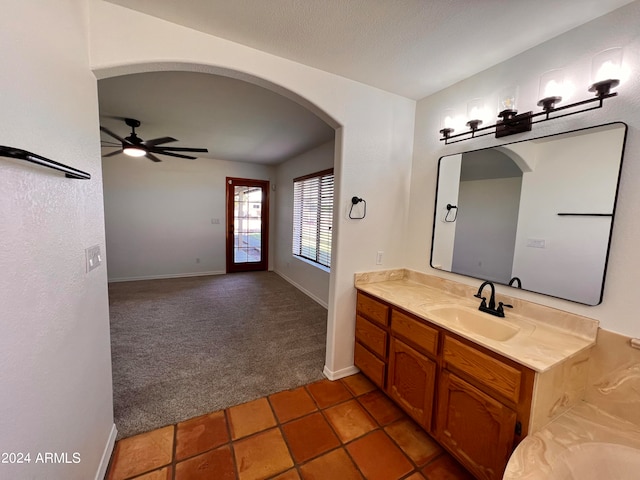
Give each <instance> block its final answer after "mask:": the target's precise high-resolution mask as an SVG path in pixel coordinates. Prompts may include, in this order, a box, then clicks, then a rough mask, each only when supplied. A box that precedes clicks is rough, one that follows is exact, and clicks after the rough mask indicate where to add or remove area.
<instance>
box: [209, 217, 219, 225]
mask: <svg viewBox="0 0 640 480" xmlns="http://www.w3.org/2000/svg"><path fill="white" fill-rule="evenodd" d="M211 225H220V219H219V218H212V219H211Z"/></svg>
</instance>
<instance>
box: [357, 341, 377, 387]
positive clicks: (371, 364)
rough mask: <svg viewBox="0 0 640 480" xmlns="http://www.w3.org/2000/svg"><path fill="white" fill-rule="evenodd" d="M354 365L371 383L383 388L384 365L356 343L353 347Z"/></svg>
mask: <svg viewBox="0 0 640 480" xmlns="http://www.w3.org/2000/svg"><path fill="white" fill-rule="evenodd" d="M353 357H354V363H355V364H356V367H358V368H359V369H360V370H362V373H364V374H365V375H366V376H367V377H369V379H371V381H373V383H375V384H376V385H378V386H379V387H380V388H384V373H385V364H384V362H383V361H381V360H380V359H378V358H376V356H375V355H374V354H373V353H371V352H370V351H369V350H367V349H366V348H364V347H363V346H362V345H360V344H359V343H358V342H356V345H355V351H354V355H353Z"/></svg>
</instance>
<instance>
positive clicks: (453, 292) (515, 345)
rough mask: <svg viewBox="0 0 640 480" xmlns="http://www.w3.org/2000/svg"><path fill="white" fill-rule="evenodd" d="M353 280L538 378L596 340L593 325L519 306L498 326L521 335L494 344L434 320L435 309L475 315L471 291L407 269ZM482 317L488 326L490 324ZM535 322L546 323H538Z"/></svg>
mask: <svg viewBox="0 0 640 480" xmlns="http://www.w3.org/2000/svg"><path fill="white" fill-rule="evenodd" d="M354 280H355V287H356V288H357V289H359V290H361V291H363V292H366V293H369V294H371V295H374V296H376V297H378V298H381V299H382V300H384V301H386V302H387V303H389V304H391V305H393V306H395V307H398V308H401V309H403V310H405V311H408V312H409V313H412V314H414V315H416V316H417V317H419V318H422V319H423V320H425V321H428V322H431V323H433V324H435V325H438V326H440V327H442V328H444V329H445V330H448V331H451V332H453V333H455V334H457V335H460V336H461V337H463V338H466V339H467V340H470V341H472V342H474V343H476V344H479V345H481V346H483V347H485V348H488V349H489V350H491V351H494V352H496V353H498V354H500V355H503V356H505V357H507V358H509V359H511V360H513V361H515V362H518V363H520V364H521V365H524V366H526V367H529V368H531V369H532V370H534V371H537V372H544V371H546V370H548V369H550V368H552V367H554V366H555V365H557V364H559V363H561V362H563V361H565V360H567V359H569V358H571V357H573V356H575V355H578V354H579V353H580V352H582V351H584V350H585V349H588V348H590V347H591V346H593V345H594V344H595V340H596V336H597V329H598V322H597V320H593V319H588V318H586V317H581V316H578V315H573V314H570V313H568V312H563V311H561V310H556V309H551V308H549V307H544V306H541V305H537V304H533V303H531V302H524V301H522V300H518V302H514V307H515V308H514V310H513V312H512V311H511V310H509V311H508V312H507V313H506V317H505V318H504V319H499V320H498V321H499V322H506V323H510V324H513V325H516V326H517V327H518V328H519V329H520V331H519V332H518V333H517V334H516V335H515V336H514V337H513V338H510V339H507V340H504V341H498V340H494V339H492V338H487V337H485V336H483V335H481V334H479V333H478V332H477V331H475V332H473V331H469V330H467V329H465V328H464V327H460V326H459V325H457V324H454V323H451V322H449V321H447V320H446V319H443V318H441V317H440V316H439V315H438V309H442V308H443V307H451V306H455V307H456V308H458V307H459V308H461V309H463V310H466V311H468V312H469V313H470V314H471V315H473V314H474V313H473V312H475V311H477V307H478V302H477V300H476V299H475V298H473V293H475V291H474V290H475V288H474V287H471V286H469V285H464V284H460V283H457V282H452V281H451V280H446V279H441V278H439V277H434V276H429V275H427V274H423V273H421V272H415V271H412V270H407V269H393V270H382V271H376V272H364V273H357V274H356V275H355V279H354ZM503 297H504V298H506V299H507V301H510V298H509V297H505V296H503V295H501V296H500V300H501V301H502V299H503ZM480 315H485V314H482V313H481V314H480ZM486 315H487V318H488V322H489V321H491V320H492V319H494V317H491V316H490V315H488V314H486ZM536 316H548V317H549V318H545V320H547V321H540V320H539V319H538V318H536ZM474 318H475V317H474ZM552 321H556V322H557V323H558V324H557V325H554V324H553V323H551V322H552ZM476 330H477V329H476Z"/></svg>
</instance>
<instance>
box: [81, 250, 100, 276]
mask: <svg viewBox="0 0 640 480" xmlns="http://www.w3.org/2000/svg"><path fill="white" fill-rule="evenodd" d="M84 252H85V257H86V259H87V273H88V272H90V271H91V270H93V269H95V268H98V267H99V266H100V265H101V264H102V255H101V254H100V245H94V246H93V247H89V248H86V249H85V250H84Z"/></svg>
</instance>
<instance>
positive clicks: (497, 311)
mask: <svg viewBox="0 0 640 480" xmlns="http://www.w3.org/2000/svg"><path fill="white" fill-rule="evenodd" d="M487 285H489V286H490V287H491V297H489V305H487V297H483V296H482V290H483V289H484V287H486V286H487ZM474 297H476V298H481V299H482V301H481V302H480V306H479V307H478V310H480V311H481V312H486V313H489V314H491V315H495V316H496V317H504V307H508V308H513V305H505V304H504V303H502V302H498V308H496V287H495V286H494V285H493V283H492V282H490V281H489V280H486V281H484V282H482V285H480V288H479V289H478V293H476V294H475V295H474Z"/></svg>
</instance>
